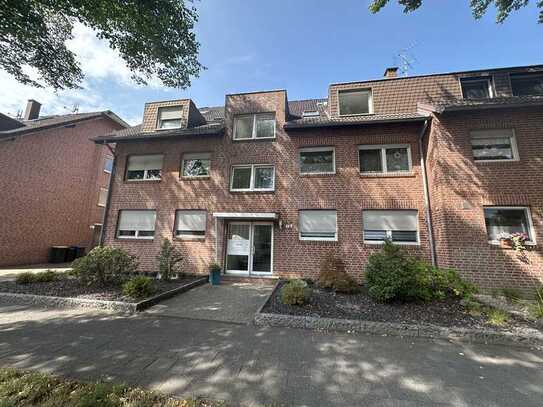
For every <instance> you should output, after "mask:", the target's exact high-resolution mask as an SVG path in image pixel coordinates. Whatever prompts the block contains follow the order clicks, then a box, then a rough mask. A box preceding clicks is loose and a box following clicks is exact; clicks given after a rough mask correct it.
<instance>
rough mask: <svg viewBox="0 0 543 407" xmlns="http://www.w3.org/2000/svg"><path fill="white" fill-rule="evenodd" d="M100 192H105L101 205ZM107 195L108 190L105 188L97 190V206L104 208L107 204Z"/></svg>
mask: <svg viewBox="0 0 543 407" xmlns="http://www.w3.org/2000/svg"><path fill="white" fill-rule="evenodd" d="M102 191H106V200H105V202H104V204H103V205H102V204H101V203H100V196H101V195H102ZM108 193H109V190H108V189H107V188H103V187H100V189H99V190H98V206H99V207H101V208H105V206H106V204H107V196H108Z"/></svg>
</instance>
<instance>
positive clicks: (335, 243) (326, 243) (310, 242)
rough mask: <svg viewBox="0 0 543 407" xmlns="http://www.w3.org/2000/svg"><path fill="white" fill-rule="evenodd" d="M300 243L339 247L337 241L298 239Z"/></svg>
mask: <svg viewBox="0 0 543 407" xmlns="http://www.w3.org/2000/svg"><path fill="white" fill-rule="evenodd" d="M298 241H299V242H300V243H302V244H325V245H338V244H339V240H337V239H303V238H298Z"/></svg>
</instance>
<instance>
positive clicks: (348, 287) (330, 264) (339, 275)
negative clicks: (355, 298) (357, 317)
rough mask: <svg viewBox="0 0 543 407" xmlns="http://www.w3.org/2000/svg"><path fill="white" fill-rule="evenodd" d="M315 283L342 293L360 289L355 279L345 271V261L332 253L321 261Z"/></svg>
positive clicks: (352, 292) (350, 292) (354, 291)
mask: <svg viewBox="0 0 543 407" xmlns="http://www.w3.org/2000/svg"><path fill="white" fill-rule="evenodd" d="M317 285H318V286H319V287H321V288H326V289H330V290H334V291H335V292H338V293H343V294H354V293H356V292H358V291H360V287H359V286H358V284H357V283H356V280H355V279H354V278H352V277H351V276H350V275H348V274H347V273H346V272H345V263H344V262H343V260H342V259H341V258H340V257H338V256H336V255H335V254H333V253H329V254H328V255H326V257H325V258H324V260H323V261H322V263H321V267H320V273H319V277H318V279H317Z"/></svg>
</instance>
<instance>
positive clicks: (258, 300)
mask: <svg viewBox="0 0 543 407" xmlns="http://www.w3.org/2000/svg"><path fill="white" fill-rule="evenodd" d="M272 290H273V285H256V284H251V283H227V284H221V285H219V286H212V285H210V284H205V285H202V286H200V287H197V288H193V289H192V290H190V291H188V292H186V293H183V295H178V296H176V297H173V298H171V299H169V300H167V301H164V302H161V303H160V304H157V305H155V306H154V307H152V308H150V309H149V310H147V311H146V313H147V314H152V315H161V316H168V317H179V318H190V319H201V320H209V321H223V322H234V323H240V324H249V323H251V322H252V320H253V317H254V315H255V312H256V311H257V310H258V308H259V307H260V306H261V305H262V304H264V302H265V301H266V298H268V296H269V294H270V292H271V291H272Z"/></svg>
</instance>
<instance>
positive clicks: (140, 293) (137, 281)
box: [123, 276, 156, 299]
mask: <svg viewBox="0 0 543 407" xmlns="http://www.w3.org/2000/svg"><path fill="white" fill-rule="evenodd" d="M155 292H156V287H155V282H154V280H153V279H152V278H150V277H146V276H137V277H134V278H132V279H130V280H128V281H127V282H126V283H124V284H123V294H124V295H126V296H127V297H131V298H135V299H140V298H146V297H150V296H151V295H153V294H154V293H155Z"/></svg>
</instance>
